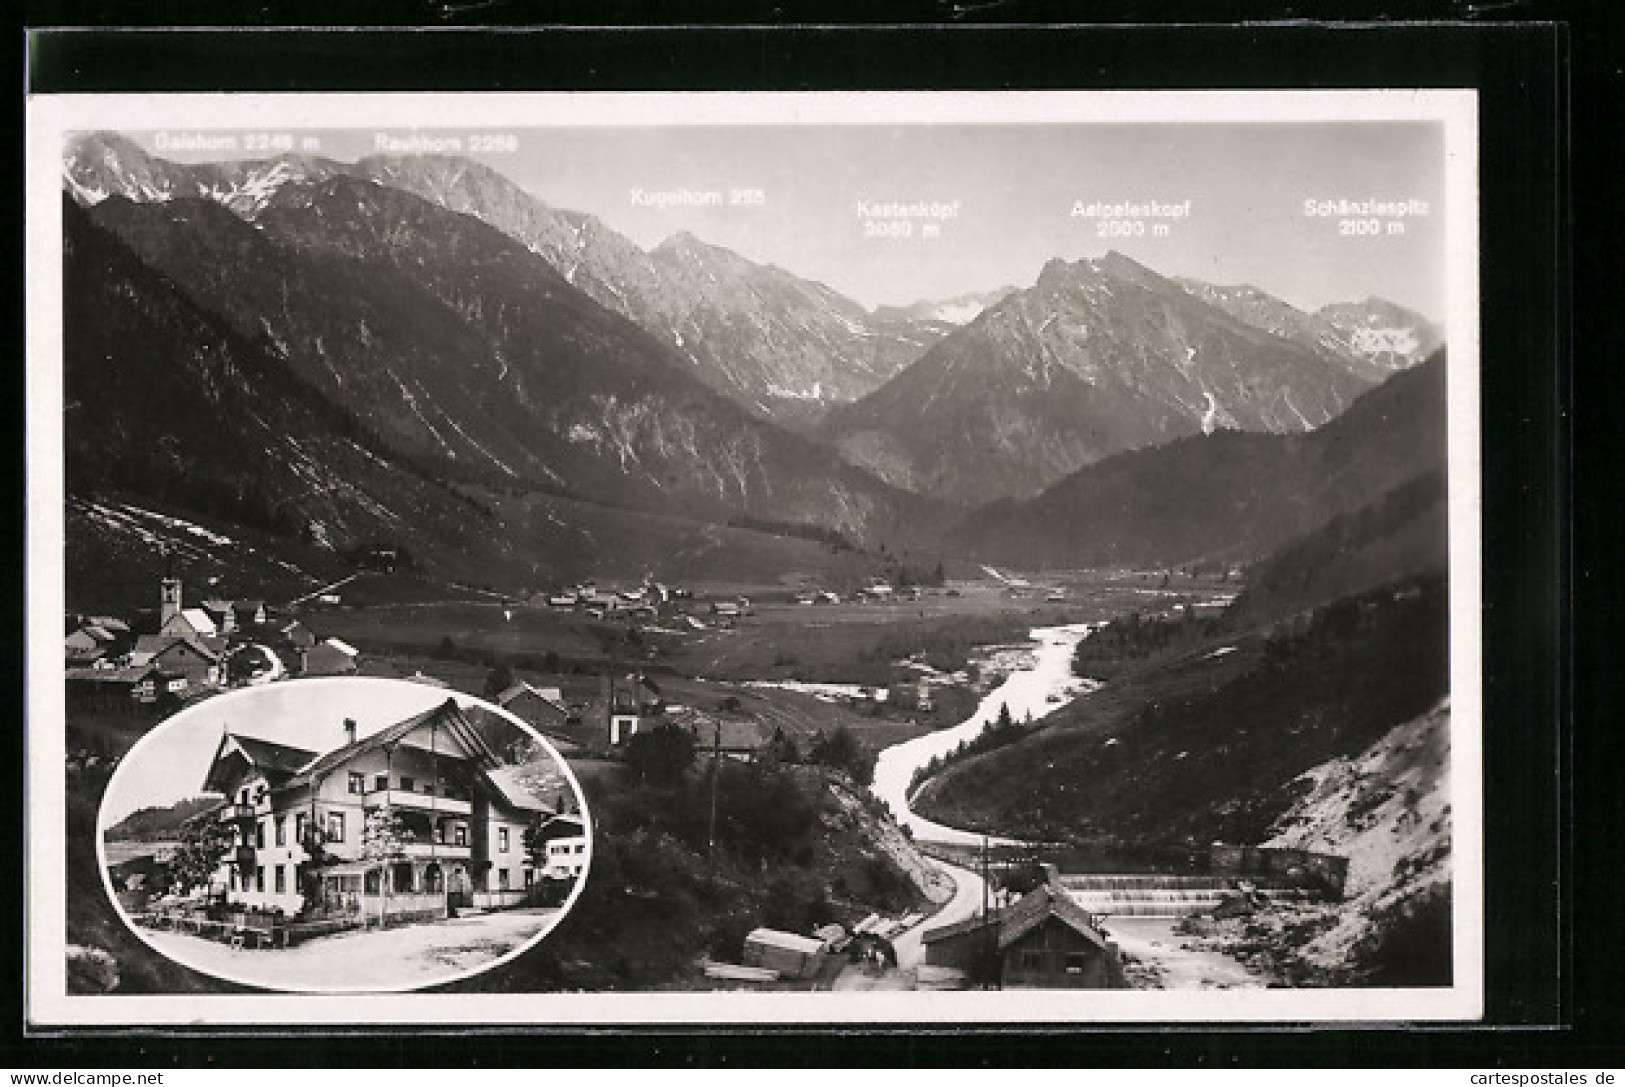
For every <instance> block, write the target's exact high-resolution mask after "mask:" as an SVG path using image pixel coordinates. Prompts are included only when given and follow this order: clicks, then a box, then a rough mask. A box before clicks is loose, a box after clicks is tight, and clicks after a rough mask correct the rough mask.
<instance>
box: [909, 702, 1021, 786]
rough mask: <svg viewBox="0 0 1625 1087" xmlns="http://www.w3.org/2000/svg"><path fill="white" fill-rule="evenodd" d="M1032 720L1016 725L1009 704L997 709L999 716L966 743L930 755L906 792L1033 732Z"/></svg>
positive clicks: (962, 742)
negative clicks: (934, 776)
mask: <svg viewBox="0 0 1625 1087" xmlns="http://www.w3.org/2000/svg"><path fill="white" fill-rule="evenodd" d="M1035 728H1036V726H1034V725H1033V723H1032V719H1031V717H1029V718H1028V720H1027V721H1026V722H1024V723H1023V722H1018V721H1016V720H1014V719H1013V718H1012V717H1011V716H1010V707H1009V706H1008V705H1001V706H999V716H998V718H997V719H995V720H994V722H993V723H992V724H991V725H988V726H987V727H986V728H985V729H983V730H982V731H981V732H978V733H977V734H976V735H975V736H972V737H971V738H970V739H968V740H962V741H960V743H959V745H958V746H957V747H955V748H954V749H953V750H952V751H949V752H948V753H947V754H945V755H933V756H932V757H931V758H930V760H929V761H928V762H926V764H925V765H924V766H921V767H920V768H919V769H917V770H915V771H914V776H913V777H912V778H910V779H909V783H908V787H909V791H910V792H913V791H914V790H915V789H918V788H919V787H920V786H921V785H923V784H925V783H926V782H927V781H928V780H930V779H931V777H932V776H933V775H935V774H937V773H940V772H941V771H942V770H943V769H945V768H946V767H948V766H951V765H953V764H954V763H956V762H960V761H962V760H964V759H969V758H972V757H974V756H976V755H981V754H983V753H985V752H988V751H996V750H998V749H999V748H1001V747H1008V746H1010V745H1011V744H1013V743H1015V742H1016V741H1018V740H1020V739H1022V738H1023V737H1025V736H1027V735H1029V734H1030V733H1032V732H1033V731H1035Z"/></svg>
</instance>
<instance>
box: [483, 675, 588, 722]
mask: <svg viewBox="0 0 1625 1087" xmlns="http://www.w3.org/2000/svg"><path fill="white" fill-rule="evenodd" d="M496 701H497V705H499V706H501V707H502V708H503V709H505V710H507V711H508V712H509V713H511V714H513V715H514V716H515V717H517V718H519V719H520V720H521V721H523V722H525V723H526V724H527V725H529V726H531V727H532V728H534V729H536V730H538V731H542V732H545V731H548V730H550V729H562V728H564V727H566V726H567V725H568V724H570V710H569V708H568V707H567V706H565V704H564V692H563V691H561V690H560V689H559V688H557V687H533V686H531V685H530V684H529V683H526V682H524V681H523V680H521V681H519V682H518V683H515V684H514V685H513V686H511V687H509V688H508V689H507V690H505V691H503V692H502V693H501V694H499V695H497V700H496Z"/></svg>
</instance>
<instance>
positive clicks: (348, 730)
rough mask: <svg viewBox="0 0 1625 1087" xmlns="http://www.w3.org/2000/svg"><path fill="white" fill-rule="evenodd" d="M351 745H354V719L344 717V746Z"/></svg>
mask: <svg viewBox="0 0 1625 1087" xmlns="http://www.w3.org/2000/svg"><path fill="white" fill-rule="evenodd" d="M353 743H355V718H354V717H346V718H345V719H344V744H345V746H346V747H348V746H349V745H350V744H353Z"/></svg>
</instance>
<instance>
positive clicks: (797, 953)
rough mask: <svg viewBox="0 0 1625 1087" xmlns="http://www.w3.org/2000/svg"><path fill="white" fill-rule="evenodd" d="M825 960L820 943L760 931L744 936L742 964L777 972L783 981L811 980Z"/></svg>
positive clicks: (791, 934)
mask: <svg viewBox="0 0 1625 1087" xmlns="http://www.w3.org/2000/svg"><path fill="white" fill-rule="evenodd" d="M827 957H828V952H827V951H826V950H825V944H824V942H823V941H822V940H815V939H813V938H812V937H810V936H797V935H796V934H795V933H793V932H780V931H778V930H777V929H771V928H759V929H754V930H752V931H751V933H750V935H748V936H746V937H745V955H744V959H745V965H746V966H757V967H761V968H763V969H766V970H776V971H778V974H779V976H780V977H783V978H811V977H815V976H817V974H818V971H819V970H820V969H822V968H823V965H824V960H825V959H826V958H827Z"/></svg>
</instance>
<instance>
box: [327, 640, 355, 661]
mask: <svg viewBox="0 0 1625 1087" xmlns="http://www.w3.org/2000/svg"><path fill="white" fill-rule="evenodd" d="M321 644H322V645H325V646H327V647H328V648H330V649H336V650H338V651H339V652H340V653H343V654H344V655H345V656H346V657H354V656H356V655H357V654H358V653H360V650H358V649H356V647H355V646H353V645H351V644H349V643H348V642H341V641H339V640H338V639H337V638H326V639H323V641H322V642H321Z"/></svg>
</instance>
